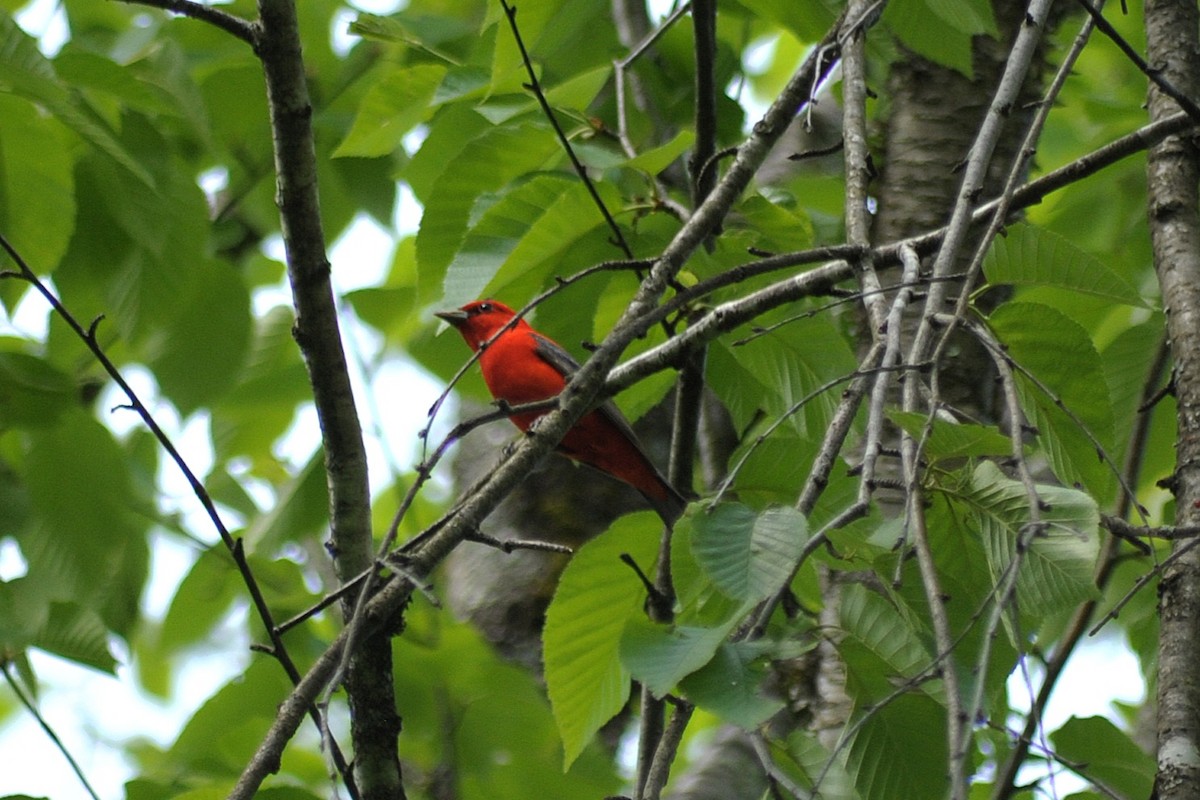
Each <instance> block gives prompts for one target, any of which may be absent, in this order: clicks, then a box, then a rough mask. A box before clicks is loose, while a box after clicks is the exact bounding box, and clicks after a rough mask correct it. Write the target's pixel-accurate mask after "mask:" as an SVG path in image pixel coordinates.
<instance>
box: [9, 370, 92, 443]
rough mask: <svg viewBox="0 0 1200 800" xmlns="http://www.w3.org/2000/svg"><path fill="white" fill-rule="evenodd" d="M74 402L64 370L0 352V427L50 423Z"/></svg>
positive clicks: (73, 395) (55, 421)
mask: <svg viewBox="0 0 1200 800" xmlns="http://www.w3.org/2000/svg"><path fill="white" fill-rule="evenodd" d="M78 402H79V398H78V395H77V392H76V389H75V385H74V382H73V381H72V380H71V379H70V378H69V377H68V376H67V375H66V374H65V373H63V372H60V371H59V370H57V369H55V368H54V367H53V366H52V365H50V364H49V363H47V362H46V361H44V360H42V359H40V358H35V357H34V356H28V355H24V354H23V353H5V352H0V431H3V430H5V429H7V428H10V427H15V426H39V427H41V426H46V425H54V424H56V423H57V422H58V420H59V418H60V416H61V415H62V414H63V413H65V412H67V411H69V410H70V409H71V408H72V407H73V406H75V405H77V404H78Z"/></svg>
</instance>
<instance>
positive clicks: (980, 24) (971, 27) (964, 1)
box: [926, 0, 999, 36]
mask: <svg viewBox="0 0 1200 800" xmlns="http://www.w3.org/2000/svg"><path fill="white" fill-rule="evenodd" d="M926 2H927V3H928V4H929V10H930V11H932V12H933V13H934V14H936V15H937V16H938V18H940V19H942V20H945V21H946V23H948V24H949V25H950V27H952V28H954V29H955V30H956V31H959V32H961V33H965V34H968V35H971V36H976V35H980V34H985V35H987V36H995V35H997V33H998V32H999V28H998V27H997V26H996V16H995V13H994V12H993V11H992V6H991V3H989V2H988V1H987V0H926Z"/></svg>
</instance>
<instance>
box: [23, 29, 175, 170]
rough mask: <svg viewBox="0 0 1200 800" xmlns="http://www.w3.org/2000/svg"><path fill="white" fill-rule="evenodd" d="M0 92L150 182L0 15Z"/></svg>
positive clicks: (29, 40)
mask: <svg viewBox="0 0 1200 800" xmlns="http://www.w3.org/2000/svg"><path fill="white" fill-rule="evenodd" d="M0 90H7V91H9V92H11V93H13V94H16V95H20V96H21V97H24V98H26V99H27V100H31V101H33V102H34V103H37V104H38V105H41V106H43V107H45V108H46V109H47V110H48V111H49V112H50V113H51V114H52V115H53V116H54V117H55V118H56V119H58V121H59V122H61V123H62V124H63V125H65V126H66V127H68V128H70V129H71V130H73V131H75V133H77V134H79V135H80V136H81V137H82V138H83V139H84V140H86V141H88V142H90V143H91V144H92V145H93V146H94V147H95V148H96V149H97V150H99V151H100V152H103V153H105V154H106V155H108V156H109V157H110V158H111V159H112V160H113V161H114V162H116V163H117V164H120V165H121V166H122V167H123V168H125V169H126V170H127V171H128V172H129V174H131V175H133V176H134V177H136V178H137V180H138V181H139V182H140V183H141V184H143V188H153V186H154V180H153V179H152V178H151V177H150V173H148V172H147V171H146V170H145V169H144V168H143V167H142V166H141V164H139V163H138V161H137V159H135V158H134V157H133V156H132V155H131V154H130V153H129V151H128V150H126V149H125V147H124V146H123V145H122V144H121V143H120V142H119V141H118V139H117V136H116V134H115V133H114V132H113V131H112V129H111V128H109V127H108V125H107V124H106V123H105V122H104V121H103V120H101V119H99V118H98V117H96V116H95V115H94V114H93V113H91V111H90V109H88V108H87V107H86V106H84V105H83V104H81V103H79V102H78V100H77V99H76V98H75V97H73V96H72V95H71V92H70V90H69V89H68V88H67V85H66V84H65V83H63V82H61V81H60V80H59V79H58V77H57V76H56V75H55V73H54V66H53V64H51V62H50V61H49V60H48V59H46V57H45V56H43V55H42V54H41V52H40V51H39V50H38V47H37V42H35V41H34V40H33V39H32V38H31V37H30V36H29V35H28V34H26V33H25V32H24V31H23V30H21V28H20V27H19V26H18V25H17V23H16V22H15V21H14V20H13V19H12V18H11V17H9V16H8V15H6V14H0Z"/></svg>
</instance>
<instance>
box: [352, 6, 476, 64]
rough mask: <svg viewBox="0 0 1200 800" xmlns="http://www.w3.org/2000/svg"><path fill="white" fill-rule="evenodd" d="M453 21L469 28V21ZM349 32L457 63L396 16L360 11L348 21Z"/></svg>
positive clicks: (428, 38)
mask: <svg viewBox="0 0 1200 800" xmlns="http://www.w3.org/2000/svg"><path fill="white" fill-rule="evenodd" d="M440 19H443V20H445V19H448V18H446V17H441V18H440ZM454 23H457V25H458V26H460V28H461V30H462V31H466V30H468V28H469V23H467V22H466V21H465V20H454ZM451 32H452V31H451ZM350 33H353V34H357V35H358V36H361V37H363V38H364V39H371V40H374V41H377V42H390V43H393V44H403V45H406V46H407V47H411V48H413V49H414V50H418V51H420V52H423V53H428V54H429V55H431V56H433V57H434V58H437V59H439V60H441V61H444V62H446V63H447V64H450V65H455V66H457V65H458V64H459V62H458V61H457V60H456V59H455V58H454V57H453V56H451V55H450V54H448V53H446V52H443V51H442V50H441V49H439V48H437V47H434V46H433V45H431V44H430V38H431V37H429V36H422V35H421V34H420V33H418V32H415V31H413V30H411V29H410V25H409V24H408V21H407V20H404V19H402V18H400V17H398V16H388V17H381V16H379V15H378V14H367V13H360V14H359V15H358V17H357V18H356V19H355V20H354V21H353V22H351V23H350Z"/></svg>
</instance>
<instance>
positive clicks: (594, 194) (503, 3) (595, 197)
mask: <svg viewBox="0 0 1200 800" xmlns="http://www.w3.org/2000/svg"><path fill="white" fill-rule="evenodd" d="M500 7H501V8H503V9H504V15H505V16H506V17H507V18H508V25H509V27H510V28H512V34H513V39H514V40H515V41H516V43H517V49H519V50H520V51H521V61H522V62H523V63H524V65H525V72H526V73H527V74H528V75H529V83H527V84H525V88H527V89H529V91H531V92H533V96H534V97H536V98H537V101H538V105H540V106H541V107H542V113H544V114H545V115H546V119H548V120H550V125H551V126H552V127H553V128H554V133H555V134H556V135H557V136H558V141H559V143H561V144H562V146H563V150H565V151H566V153H567V157H568V158H569V159H571V166H572V167H574V168H575V174H576V175H578V176H579V180H581V181H583V185H584V186H585V187H586V188H587V191H588V194H589V195H591V198H592V202H593V203H595V204H596V208H597V209H599V211H600V214H601V216H603V217H604V221H605V223H607V224H608V227H609V229H610V230H612V232H613V236H614V237H616V239H615V241H614V242H613V244H615V245H617V246H618V247H620V248H621V252H623V253H624V254H625V257H626V258H633V250H632V249H631V248H630V247H629V243H628V242H626V241H625V234H623V233H621V226H620V225H618V224H617V221H616V220H615V219H614V218H613V215H612V213H611V212H610V211H609V210H608V206H607V205H605V203H604V199H603V198H602V197H600V192H598V191H597V190H596V184H595V183H593V182H592V179H591V177H590V176H588V174H587V167H585V166H584V165H583V162H582V161H580V160H579V156H577V155H576V154H575V148H574V147H572V146H571V140H570V139H568V138H567V134H566V132H564V131H563V129H562V126H561V125H559V124H558V118H557V117H556V116H555V115H554V109H552V108H550V102H549V101H548V100H546V95H545V93H544V92H543V91H542V84H541V81H539V80H538V77H537V72H536V71H535V70H534V68H533V61H532V60H531V59H530V58H529V51H527V50H526V49H525V41H524V40H523V39H522V38H521V30H520V28H519V27H518V26H517V9H516V7H515V6H510V5H509V4H508V2H507V0H500Z"/></svg>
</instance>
